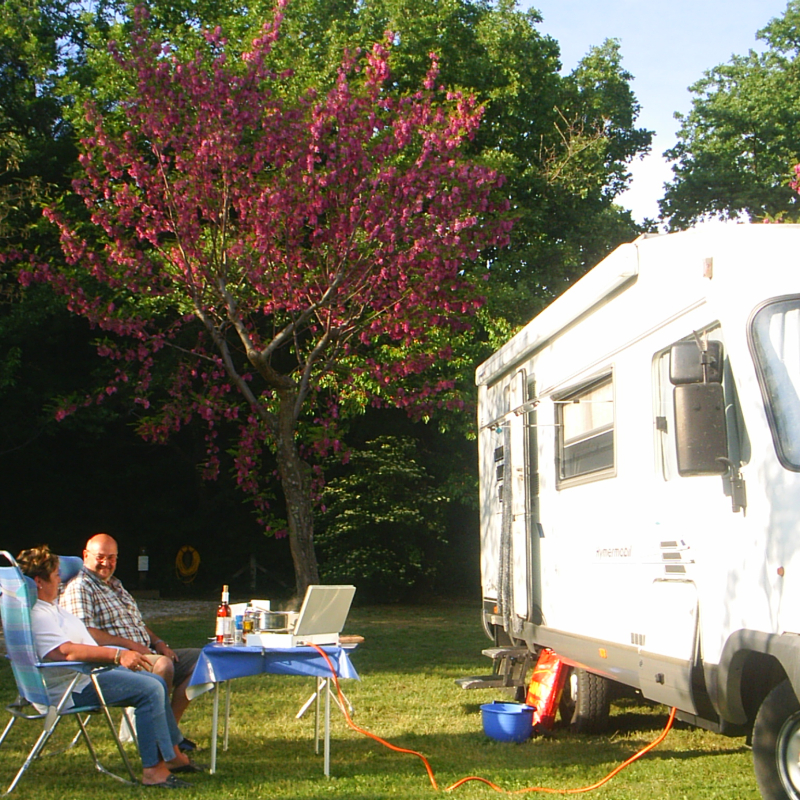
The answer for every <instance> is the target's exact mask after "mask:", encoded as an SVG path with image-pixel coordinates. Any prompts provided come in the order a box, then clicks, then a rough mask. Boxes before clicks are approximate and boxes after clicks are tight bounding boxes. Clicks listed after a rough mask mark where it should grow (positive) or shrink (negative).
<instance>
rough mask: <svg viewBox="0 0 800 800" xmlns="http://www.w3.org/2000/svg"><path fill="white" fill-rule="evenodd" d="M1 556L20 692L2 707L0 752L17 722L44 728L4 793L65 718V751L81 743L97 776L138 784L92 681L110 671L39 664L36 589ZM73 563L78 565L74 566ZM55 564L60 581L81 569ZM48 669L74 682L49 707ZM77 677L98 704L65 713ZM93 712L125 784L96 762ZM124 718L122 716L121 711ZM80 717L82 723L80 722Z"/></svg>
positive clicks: (1, 603)
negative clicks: (69, 719)
mask: <svg viewBox="0 0 800 800" xmlns="http://www.w3.org/2000/svg"><path fill="white" fill-rule="evenodd" d="M0 555H2V556H4V557H5V559H6V560H7V561H8V562H9V564H10V565H11V566H8V567H0V613H1V614H2V620H3V632H4V634H5V640H6V651H7V657H8V658H9V659H10V660H11V669H12V671H13V673H14V679H15V680H16V683H17V691H18V693H19V695H18V697H17V700H16V701H14V702H13V703H10V704H9V705H7V706H6V710H7V711H8V712H9V714H10V715H11V718H10V719H9V721H8V724H7V725H6V727H5V730H4V731H3V733H2V735H0V747H2V745H3V742H5V740H6V737H7V736H8V733H9V731H10V730H11V728H12V727H13V725H14V723H15V722H16V721H17V720H29V721H33V720H40V721H41V722H42V724H43V729H42V732H41V734H40V735H39V738H38V739H37V740H36V743H35V744H34V745H33V748H32V749H31V751H30V753H29V754H28V757H27V758H26V759H25V762H24V763H23V765H22V766H21V767H20V769H19V772H17V774H16V775H15V776H14V779H13V780H12V781H11V784H10V785H9V787H8V789H7V790H6V791H5V794H6V795H7V794H10V793H11V792H12V791H13V790H14V788H15V787H16V785H17V783H19V781H20V779H21V778H22V776H23V774H24V773H25V771H26V770H27V769H28V767H29V766H30V765H31V764H32V763H33V762H34V761H35V760H36V759H37V758H39V757H40V756H41V755H42V752H43V750H44V748H45V745H46V744H47V742H48V740H49V739H50V737H51V736H52V735H53V733H54V732H55V730H56V728H57V727H58V724H59V722H60V721H61V718H62V717H65V716H73V717H74V718H75V719H76V720H77V723H78V727H79V731H78V733H77V735H76V736H75V738H74V739H73V740H72V743H71V744H70V747H71V746H72V745H74V744H75V743H76V742H77V741H78V739H80V738H83V740H84V741H85V742H86V747H87V748H88V750H89V753H90V754H91V756H92V759H93V760H94V764H95V767H96V768H97V769H98V770H99V771H100V772H102V773H104V774H106V775H108V776H110V777H112V778H116V779H117V780H118V781H122V782H123V783H127V784H131V783H134V784H135V783H138V781H137V780H136V777H135V775H134V773H133V769H132V767H131V764H130V761H129V760H128V756H127V754H126V753H125V750H124V749H123V747H122V744H121V743H120V741H119V737H118V736H117V733H116V729H115V726H114V721H113V719H112V717H111V713H110V712H109V710H108V706H106V704H105V700H104V698H103V693H102V691H101V689H100V686H99V684H98V682H97V676H96V675H97V673H98V672H100V671H102V670H104V669H109V667H98V666H97V665H96V664H86V663H82V662H76V661H45V662H43V661H40V660H39V658H38V657H37V655H36V649H35V647H34V644H33V632H32V631H31V608H32V607H33V604H34V603H35V602H36V598H37V594H36V584H35V583H34V582H33V580H31V579H30V578H28V577H26V576H25V575H23V574H22V571H21V570H20V568H19V566H18V565H17V562H16V561H15V560H14V558H13V557H12V556H11V555H10V554H9V553H7V552H6V551H5V550H0ZM76 562H78V563H77V565H76ZM59 564H60V566H61V567H62V570H61V575H62V578H63V577H65V574H66V573H71V574H74V573H75V572H76V571H77V570H76V566H77V567H79V566H80V559H77V558H75V557H66V558H61V559H59ZM52 667H62V668H63V667H67V668H69V669H72V670H75V677H74V679H73V680H72V681H70V683H69V685H68V686H67V689H66V690H65V691H64V694H63V695H62V697H61V699H60V700H59V702H58V703H57V704H56V705H52V704H51V702H50V698H49V696H48V694H47V683H46V681H47V670H48V669H51V668H52ZM82 674H88V675H89V678H90V679H91V681H92V683H93V684H94V688H95V690H96V692H97V696H98V697H99V698H100V704H99V705H96V706H73V707H72V708H64V706H65V705H66V704H67V701H68V700H69V697H70V695H71V694H72V689H73V687H74V686H75V684H76V682H77V681H78V679H79V678H80V676H81V675H82ZM97 711H100V712H102V713H103V715H104V716H105V719H106V722H107V723H108V727H109V729H110V730H111V735H112V736H113V737H114V741H115V742H116V745H117V748H118V750H119V753H120V755H121V756H122V760H123V762H124V763H125V767H126V768H127V770H128V774H129V775H130V780H128V779H126V778H123V777H121V776H120V775H115V774H114V773H113V772H110V771H109V770H108V769H106V768H105V767H104V766H103V765H102V764H101V763H100V761H99V760H98V758H97V753H96V752H95V749H94V746H93V745H92V741H91V739H90V738H89V734H88V732H87V730H86V723H87V722H88V714H90V713H92V712H97ZM123 713H125V712H124V711H123ZM82 715H83V717H84V719H82V718H81V716H82Z"/></svg>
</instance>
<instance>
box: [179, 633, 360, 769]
mask: <svg viewBox="0 0 800 800" xmlns="http://www.w3.org/2000/svg"><path fill="white" fill-rule="evenodd" d="M352 649H353V647H352V646H348V647H347V648H345V647H339V646H334V645H323V646H322V650H323V651H324V652H325V653H326V654H327V656H328V658H329V659H330V661H331V663H332V664H333V668H334V671H335V673H336V675H337V677H339V678H355V679H357V680H358V673H357V672H356V670H355V667H354V666H353V664H352V663H351V661H350V658H349V656H348V651H349V650H352ZM262 673H270V674H273V675H308V676H311V677H316V678H317V687H318V691H317V693H316V705H317V711H316V724H315V730H314V742H315V746H316V747H317V752H319V749H318V747H319V716H320V709H319V702H320V698H321V696H324V698H325V724H324V737H323V742H324V771H325V777H329V776H330V743H331V712H330V695H331V692H330V681H331V679H332V676H331V671H330V668H329V666H328V663H327V662H326V661H325V659H324V658H323V657H322V655H320V653H319V652H318V651H317V650H316V649H314V648H313V647H291V648H266V647H247V646H244V645H220V644H209V645H206V646H205V647H204V648H203V650H202V651H201V653H200V658H199V659H198V661H197V665H196V666H195V668H194V672H193V673H192V677H191V679H190V681H189V686H188V687H187V691H186V694H187V696H188V697H189V699H190V700H191V699H194V698H195V697H197V696H198V695H200V694H203V692H207V691H210V690H212V689H213V690H214V710H213V719H212V723H211V772H212V773H214V772H216V769H217V733H218V728H219V689H220V686H221V685H222V684H223V683H227V691H226V697H225V737H224V741H223V748H222V749H223V750H227V749H228V722H229V719H230V710H231V684H230V681H231V680H233V679H234V678H244V677H246V676H248V675H261V674H262ZM320 681H321V682H322V685H323V686H324V688H322V687H321V685H320ZM320 689H321V690H320Z"/></svg>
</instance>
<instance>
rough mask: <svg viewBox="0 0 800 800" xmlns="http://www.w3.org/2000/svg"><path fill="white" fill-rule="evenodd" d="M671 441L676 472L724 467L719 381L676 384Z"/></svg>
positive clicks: (725, 442) (708, 471) (697, 472)
mask: <svg viewBox="0 0 800 800" xmlns="http://www.w3.org/2000/svg"><path fill="white" fill-rule="evenodd" d="M673 391H674V396H675V444H676V449H677V456H678V473H679V474H680V475H686V476H688V475H721V474H723V473H724V472H726V471H727V469H728V467H727V462H726V461H720V459H727V458H728V437H727V433H726V430H725V397H724V395H723V391H722V385H721V384H719V383H687V384H684V385H681V386H676V387H675V389H674V390H673Z"/></svg>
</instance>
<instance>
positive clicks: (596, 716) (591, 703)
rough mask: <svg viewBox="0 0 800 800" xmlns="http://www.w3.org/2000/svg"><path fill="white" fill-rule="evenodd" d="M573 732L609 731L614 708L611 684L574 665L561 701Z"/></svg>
mask: <svg viewBox="0 0 800 800" xmlns="http://www.w3.org/2000/svg"><path fill="white" fill-rule="evenodd" d="M559 711H560V713H561V719H563V720H565V721H566V722H567V723H568V724H569V727H570V730H571V731H572V732H573V733H605V732H606V731H607V730H608V715H609V712H610V711H611V684H610V682H609V681H607V680H606V679H605V678H602V677H600V676H599V675H595V674H594V673H593V672H587V671H586V670H585V669H577V668H574V669H571V670H570V671H569V674H568V675H567V680H566V682H565V684H564V691H563V693H562V695H561V703H560V704H559Z"/></svg>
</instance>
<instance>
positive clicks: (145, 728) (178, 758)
mask: <svg viewBox="0 0 800 800" xmlns="http://www.w3.org/2000/svg"><path fill="white" fill-rule="evenodd" d="M17 563H18V564H19V567H20V569H21V570H22V572H23V573H25V575H28V576H29V577H31V578H32V579H33V580H34V582H35V583H36V588H37V593H38V600H37V602H36V603H35V604H34V606H33V609H32V610H31V625H32V629H33V637H34V644H35V646H36V653H37V655H38V656H39V658H40V659H42V660H50V661H83V662H89V663H92V664H110V665H116V666H120V667H124V669H113V670H106V671H103V672H99V673H98V674H97V681H98V683H99V684H100V688H101V690H102V692H103V696H104V698H105V701H106V703H107V704H108V705H112V706H133V707H134V709H135V710H134V715H135V718H136V731H137V734H138V735H137V743H138V746H139V755H140V756H141V759H142V783H143V784H144V785H146V786H162V787H165V788H178V787H183V786H191V784H190V783H187V782H186V781H182V780H180V779H179V778H176V777H175V776H174V775H173V774H172V773H173V772H201V771H202V769H201V768H200V767H199V766H197V765H196V764H194V763H193V762H192V761H191V760H190V759H189V758H188V757H187V756H186V755H185V754H184V753H182V752H181V751H180V750H179V749H178V743H179V742H180V741H181V739H182V736H181V734H180V733H179V731H178V726H177V725H176V723H175V717H174V716H173V714H172V709H171V708H170V701H169V694H168V693H167V687H166V684H165V683H164V681H163V679H162V678H160V677H158V676H157V675H153V674H151V673H150V671H149V670H150V668H151V667H150V662H149V661H148V660H147V658H146V657H145V656H142V655H141V654H139V653H136V652H134V651H132V650H120V649H117V648H116V647H100V646H98V645H97V643H96V642H95V641H94V639H92V637H91V635H90V634H89V631H88V630H87V629H86V626H85V625H84V624H83V622H81V621H80V620H79V619H78V618H77V617H75V616H73V615H72V614H70V613H68V612H67V611H64V609H62V608H60V607H59V605H58V603H57V598H58V587H59V585H60V582H61V580H60V578H59V574H58V556H57V555H55V554H54V553H51V552H50V549H49V548H48V547H47V545H42V546H40V547H34V548H33V549H31V550H23V551H22V552H21V553H20V554H19V555H18V556H17ZM53 673H56V674H53ZM74 676H75V673H74V671H73V670H70V669H66V668H65V669H63V670H61V669H58V668H55V667H54V668H53V669H52V670H49V671H48V693H49V695H50V699H51V702H52V703H53V704H54V705H55V704H57V703H58V701H59V700H60V699H61V696H62V694H63V692H64V690H65V688H66V686H67V685H68V684H69V682H70V681H71V680H72V678H73V677H74ZM98 703H99V698H98V697H97V692H96V691H95V688H94V686H93V685H92V682H91V679H90V678H89V677H88V676H86V675H83V676H81V678H79V680H78V682H77V683H76V684H75V688H74V690H73V691H72V704H73V705H76V704H77V705H81V706H82V705H89V706H91V705H97V704H98ZM70 707H71V706H70Z"/></svg>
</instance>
